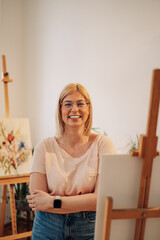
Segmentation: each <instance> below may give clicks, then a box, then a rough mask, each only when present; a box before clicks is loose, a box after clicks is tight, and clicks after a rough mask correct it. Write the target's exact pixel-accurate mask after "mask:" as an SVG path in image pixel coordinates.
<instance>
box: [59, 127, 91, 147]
mask: <svg viewBox="0 0 160 240" xmlns="http://www.w3.org/2000/svg"><path fill="white" fill-rule="evenodd" d="M61 139H62V141H63V142H66V143H69V144H75V143H82V142H85V141H88V136H86V135H85V134H84V129H78V130H77V129H71V128H70V129H65V132H64V134H63V135H62V137H61Z"/></svg>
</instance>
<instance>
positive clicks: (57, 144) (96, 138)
mask: <svg viewBox="0 0 160 240" xmlns="http://www.w3.org/2000/svg"><path fill="white" fill-rule="evenodd" d="M99 136H100V135H97V136H96V137H95V139H94V141H93V142H92V144H91V145H90V147H89V148H88V149H87V151H86V152H85V153H84V154H82V155H81V156H80V157H73V156H72V155H70V154H69V153H68V152H66V150H64V149H63V148H62V147H60V145H59V143H58V142H57V139H56V137H55V136H54V138H53V139H54V142H55V144H56V146H57V147H58V148H59V149H60V150H61V151H62V152H64V153H65V154H66V156H68V157H69V158H74V159H80V158H82V157H84V156H85V155H86V154H88V152H89V151H90V150H91V149H92V147H93V145H94V144H95V142H96V141H97V140H98V138H99Z"/></svg>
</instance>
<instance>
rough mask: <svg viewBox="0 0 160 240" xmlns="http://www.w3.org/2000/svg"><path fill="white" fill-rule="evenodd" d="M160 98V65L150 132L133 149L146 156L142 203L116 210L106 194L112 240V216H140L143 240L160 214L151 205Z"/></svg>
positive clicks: (154, 84) (154, 82)
mask: <svg viewBox="0 0 160 240" xmlns="http://www.w3.org/2000/svg"><path fill="white" fill-rule="evenodd" d="M159 102H160V70H159V69H156V70H154V71H153V79H152V86H151V95H150V106H149V115H148V123H147V131H146V135H141V136H140V142H139V149H138V150H137V151H132V153H131V154H132V155H133V156H138V157H140V158H142V172H141V181H140V189H139V199H138V206H137V209H119V210H116V209H115V210H114V209H113V199H112V198H111V197H108V198H106V205H105V219H104V228H103V240H109V236H110V224H111V220H112V219H131V218H134V219H136V228H135V236H134V240H143V239H144V233H145V224H146V219H147V218H150V217H159V218H160V207H158V208H148V201H149V191H150V183H151V174H152V165H153V159H154V158H155V157H156V156H157V155H159V153H158V152H157V141H158V137H157V136H156V129H157V120H158V111H159Z"/></svg>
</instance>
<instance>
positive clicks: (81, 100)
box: [64, 99, 85, 103]
mask: <svg viewBox="0 0 160 240" xmlns="http://www.w3.org/2000/svg"><path fill="white" fill-rule="evenodd" d="M64 102H68V103H72V102H73V101H70V100H66V101H64ZM76 102H85V100H83V99H80V100H77V101H76Z"/></svg>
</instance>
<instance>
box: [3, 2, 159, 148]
mask: <svg viewBox="0 0 160 240" xmlns="http://www.w3.org/2000/svg"><path fill="white" fill-rule="evenodd" d="M159 12H160V1H159V0H146V1H143V0H134V1H128V0H120V1H116V0H112V1H111V0H108V1H102V0H81V1H78V0H58V1H56V0H0V33H1V34H0V55H2V54H5V55H6V57H7V70H8V71H9V73H10V78H12V79H13V80H14V82H13V83H10V84H9V98H10V112H11V117H29V118H30V123H31V135H32V143H33V146H34V145H35V144H36V143H37V142H38V141H40V140H41V139H43V138H44V137H47V136H51V135H53V134H54V133H55V121H54V112H55V108H56V102H57V98H58V95H59V93H60V91H61V90H62V88H63V87H64V85H65V84H67V83H70V82H80V83H82V84H83V85H84V86H86V88H87V89H88V91H89V92H90V95H91V98H92V101H93V106H94V121H93V127H100V128H101V130H102V131H106V132H107V133H108V135H109V136H110V137H111V138H112V139H113V141H114V143H115V146H116V149H117V151H118V152H124V151H126V149H127V148H126V145H127V144H128V142H129V138H130V137H132V138H135V137H136V134H137V133H138V134H140V133H145V131H146V123H147V114H148V103H149V94H150V84H151V78H152V70H153V69H155V68H160V45H159V43H160V14H159ZM1 66H2V64H1V59H0V71H2V68H1ZM0 117H5V111H4V90H3V83H1V85H0ZM158 133H159V130H158Z"/></svg>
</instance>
